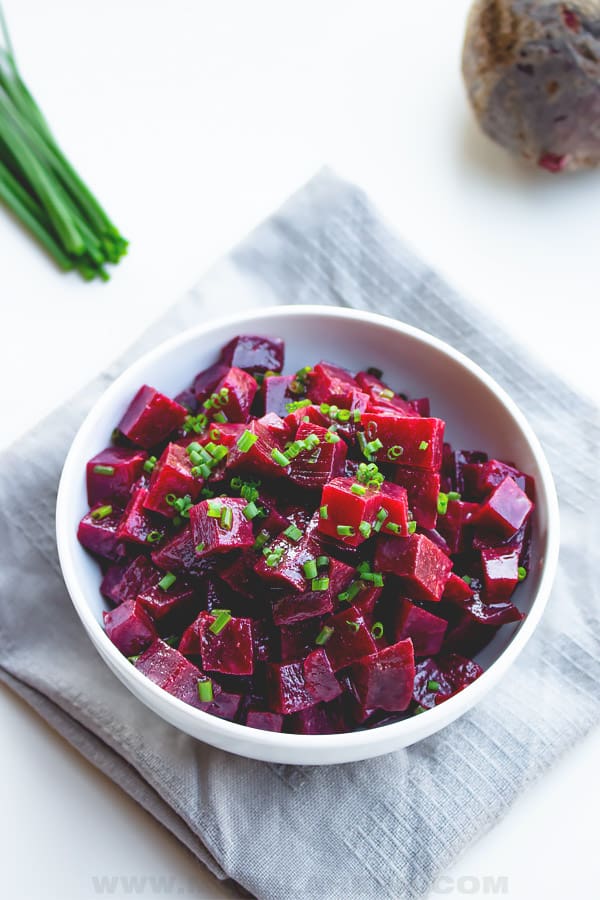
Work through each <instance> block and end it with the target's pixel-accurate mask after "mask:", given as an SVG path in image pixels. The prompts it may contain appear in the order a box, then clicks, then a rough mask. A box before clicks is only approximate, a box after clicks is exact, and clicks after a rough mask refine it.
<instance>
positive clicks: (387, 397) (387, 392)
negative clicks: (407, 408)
mask: <svg viewBox="0 0 600 900" xmlns="http://www.w3.org/2000/svg"><path fill="white" fill-rule="evenodd" d="M379 396H380V397H383V398H384V399H385V400H393V399H394V396H395V394H394V392H393V391H391V390H390V389H389V388H385V390H383V391H380V393H379Z"/></svg>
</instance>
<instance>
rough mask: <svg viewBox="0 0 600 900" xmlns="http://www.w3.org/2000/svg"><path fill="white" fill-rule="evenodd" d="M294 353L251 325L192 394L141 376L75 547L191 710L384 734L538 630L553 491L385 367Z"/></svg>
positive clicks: (100, 461) (127, 649)
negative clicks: (312, 359) (537, 530)
mask: <svg viewBox="0 0 600 900" xmlns="http://www.w3.org/2000/svg"><path fill="white" fill-rule="evenodd" d="M283 361H284V346H283V341H281V340H280V339H278V338H274V337H261V336H259V335H239V336H238V337H236V338H234V339H233V340H231V341H230V342H229V343H228V344H227V345H226V346H225V347H224V348H223V349H222V351H221V354H220V356H219V358H218V359H216V361H215V362H214V363H213V364H212V365H211V366H209V367H208V368H207V369H205V370H203V371H201V372H199V373H197V374H196V375H195V377H194V378H193V382H192V383H191V384H189V383H188V385H187V386H186V385H183V386H182V390H181V391H180V392H179V393H178V394H177V398H176V399H175V400H173V399H171V398H170V397H167V396H165V395H164V394H161V393H160V392H159V391H157V390H156V389H155V388H153V387H150V386H148V385H143V386H142V387H141V388H140V389H139V391H138V392H137V393H136V395H135V396H134V397H133V399H132V401H131V403H130V405H129V407H128V408H127V409H126V411H125V413H124V415H123V417H122V419H121V421H120V423H119V425H118V429H119V431H120V432H121V435H122V436H121V437H119V438H118V439H117V443H118V444H119V446H108V447H106V448H105V449H104V450H101V451H100V452H99V453H98V454H97V455H96V456H94V457H93V458H92V459H91V460H90V461H89V463H88V464H87V467H86V481H87V491H88V499H89V503H90V507H91V508H90V510H89V512H88V513H86V515H85V516H84V517H83V518H82V520H81V522H80V524H79V527H78V537H79V540H80V542H81V544H82V545H83V546H84V547H85V548H86V549H87V550H88V551H89V552H90V553H91V554H93V555H94V556H95V557H96V558H98V559H99V561H100V564H101V566H102V572H103V578H102V582H101V585H100V591H101V593H102V596H103V597H104V598H105V599H106V601H107V605H108V606H109V607H110V608H109V609H108V610H107V611H106V612H105V613H104V627H105V630H106V634H107V636H108V637H109V638H110V640H112V641H113V643H114V644H115V646H116V647H117V648H118V649H119V650H120V652H121V653H123V654H124V655H125V656H127V657H128V658H129V659H130V660H131V662H132V663H133V664H134V665H135V667H136V668H137V669H138V671H139V672H140V673H141V674H142V675H144V676H145V677H147V678H149V679H150V680H151V681H153V682H154V683H155V684H156V685H158V686H159V687H160V688H162V689H163V690H165V691H167V692H168V693H170V694H171V695H172V696H173V697H175V698H177V700H179V701H181V702H183V703H187V704H188V705H190V706H193V707H194V708H196V709H199V710H202V711H204V712H207V713H210V714H211V715H215V716H219V717H221V718H224V719H227V720H230V721H235V722H238V723H240V724H245V725H247V726H248V727H249V728H260V729H263V730H266V731H273V732H287V733H290V734H297V735H316V734H336V733H340V732H344V731H350V730H352V729H355V728H372V727H381V726H382V725H385V724H387V723H388V722H393V721H397V720H398V718H401V717H404V716H407V715H412V714H414V713H421V712H423V711H424V710H426V709H429V708H431V707H433V706H435V705H437V704H439V703H441V702H443V701H444V700H446V699H448V697H451V696H452V695H453V694H455V693H456V692H457V691H460V690H463V689H464V688H465V687H467V686H468V685H469V684H470V683H471V682H472V681H473V680H474V679H476V678H477V677H479V675H480V674H481V668H480V667H479V665H478V664H477V662H476V661H475V660H474V659H473V656H474V655H476V654H477V653H479V651H480V650H481V649H482V648H483V647H485V646H486V644H488V643H489V641H490V640H491V639H492V638H493V636H494V635H495V634H496V632H497V631H498V629H499V628H501V627H503V626H504V625H512V626H513V627H514V626H515V624H518V623H519V622H520V621H521V620H522V618H523V614H522V613H521V612H520V610H519V609H518V607H517V605H515V603H514V602H513V595H514V594H515V591H517V595H516V596H517V597H518V585H519V582H520V581H521V580H523V579H524V578H526V577H527V569H528V566H529V559H530V555H531V534H532V532H533V529H532V524H531V523H532V520H533V516H534V513H535V510H534V498H535V485H534V483H533V479H532V478H530V477H529V476H528V475H527V473H525V472H523V471H521V470H520V469H519V468H518V466H517V465H515V461H512V460H510V461H504V460H499V459H495V458H491V459H490V458H488V456H487V454H486V453H484V452H482V451H479V450H455V449H453V448H452V447H451V446H450V444H448V443H444V428H445V423H444V422H443V421H442V420H441V419H438V418H435V410H434V411H433V412H434V415H433V416H432V415H431V411H430V403H429V399H428V398H426V397H421V398H412V399H411V398H407V397H406V396H405V395H403V394H401V393H399V392H398V391H397V389H396V387H397V386H396V385H393V384H392V385H390V384H388V382H387V381H386V379H385V377H384V375H383V374H382V373H381V372H380V371H379V370H377V369H369V370H362V371H359V372H358V373H357V374H356V375H354V374H353V373H352V372H350V371H348V370H346V369H344V368H342V367H340V366H337V365H335V364H334V363H332V362H329V361H321V362H318V363H317V364H316V365H314V366H313V367H311V366H309V365H307V366H305V367H304V368H302V369H300V370H299V371H296V372H289V373H285V374H284V373H283ZM125 439H126V440H125ZM442 492H443V493H442ZM163 638H164V639H163ZM415 660H416V661H415Z"/></svg>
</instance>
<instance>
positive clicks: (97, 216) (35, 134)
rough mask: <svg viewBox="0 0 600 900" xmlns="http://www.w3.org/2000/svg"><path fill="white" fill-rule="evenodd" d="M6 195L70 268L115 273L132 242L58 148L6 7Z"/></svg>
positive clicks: (2, 98) (86, 273)
mask: <svg viewBox="0 0 600 900" xmlns="http://www.w3.org/2000/svg"><path fill="white" fill-rule="evenodd" d="M0 35H1V36H3V38H4V46H0V200H1V201H3V202H4V203H5V204H6V206H7V207H8V208H9V209H10V210H11V211H12V212H13V213H14V215H15V216H16V217H17V218H18V219H20V220H21V222H22V224H23V225H24V226H25V227H26V228H28V229H29V231H30V232H31V233H32V234H33V235H34V237H35V238H37V240H38V241H39V242H40V244H41V245H42V246H43V247H44V248H45V249H46V250H47V251H48V253H49V254H50V255H51V256H52V257H53V259H54V260H55V261H56V263H57V264H58V265H59V266H60V268H61V269H63V270H64V271H70V270H75V271H77V272H79V274H80V275H81V276H82V277H83V278H85V279H86V281H90V280H92V279H93V278H101V279H102V280H103V281H107V280H108V278H109V275H108V272H107V271H106V268H105V265H106V264H107V263H113V264H115V263H118V262H119V260H120V259H121V257H122V256H124V254H125V253H126V252H127V241H126V240H125V238H123V237H122V236H121V235H120V234H119V232H118V230H117V229H116V228H115V226H114V225H113V224H112V223H111V221H110V219H109V218H108V216H107V215H106V213H105V212H104V210H103V209H102V207H101V206H100V204H99V203H98V201H97V200H96V198H95V197H94V196H93V195H92V193H91V191H90V190H89V188H88V187H87V186H86V185H85V184H84V182H83V181H82V180H81V178H80V177H79V175H78V174H77V173H76V172H75V170H74V169H73V167H72V166H71V164H70V163H69V161H68V160H67V159H66V158H65V157H64V155H63V153H62V152H61V150H60V149H59V147H58V146H57V144H56V142H55V140H54V138H53V136H52V133H51V131H50V129H49V127H48V124H47V122H46V120H45V118H44V116H43V115H42V113H41V111H40V109H39V107H38V106H37V104H36V102H35V100H34V99H33V97H32V96H31V94H30V93H29V90H28V89H27V87H26V85H25V83H24V82H23V80H22V78H21V75H20V73H19V69H18V67H17V64H16V62H15V55H14V51H13V47H12V44H11V40H10V36H9V34H8V29H7V27H6V21H5V19H4V14H3V12H2V7H1V6H0Z"/></svg>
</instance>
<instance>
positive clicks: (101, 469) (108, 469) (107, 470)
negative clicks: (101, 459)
mask: <svg viewBox="0 0 600 900" xmlns="http://www.w3.org/2000/svg"><path fill="white" fill-rule="evenodd" d="M114 474H115V467H114V466H94V475H114Z"/></svg>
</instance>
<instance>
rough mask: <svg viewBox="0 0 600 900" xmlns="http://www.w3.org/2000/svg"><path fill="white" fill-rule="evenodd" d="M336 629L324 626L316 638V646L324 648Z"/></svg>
mask: <svg viewBox="0 0 600 900" xmlns="http://www.w3.org/2000/svg"><path fill="white" fill-rule="evenodd" d="M334 630H335V629H334V628H332V627H331V625H323V627H322V628H321V630H320V632H319V633H318V635H317V636H316V638H315V644H318V646H319V647H322V646H323V644H326V643H327V641H328V640H329V638H330V637H331V635H332V634H333V632H334Z"/></svg>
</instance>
